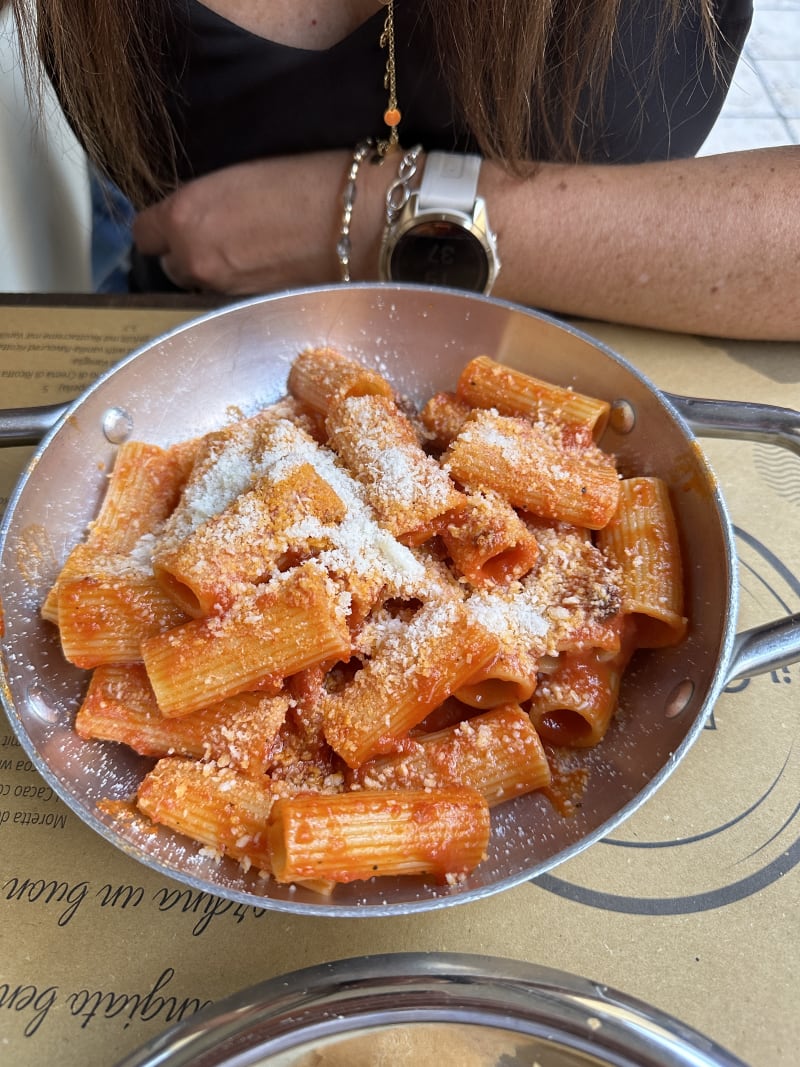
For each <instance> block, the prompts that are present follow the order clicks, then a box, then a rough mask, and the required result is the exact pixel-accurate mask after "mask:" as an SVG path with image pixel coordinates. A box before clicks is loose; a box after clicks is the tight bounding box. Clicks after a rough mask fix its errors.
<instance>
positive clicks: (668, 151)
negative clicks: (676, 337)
mask: <svg viewBox="0 0 800 1067" xmlns="http://www.w3.org/2000/svg"><path fill="white" fill-rule="evenodd" d="M12 3H13V4H14V6H15V7H16V8H17V14H18V16H19V17H20V18H21V19H24V15H25V10H24V9H25V7H26V0H12ZM39 7H40V11H39V31H40V32H39V44H40V47H41V50H42V53H43V56H44V58H45V61H46V63H47V65H48V67H49V69H50V71H51V73H52V77H53V80H54V83H55V85H56V88H57V90H58V91H59V93H60V95H61V98H62V100H63V102H64V106H65V109H66V111H67V113H68V115H70V116H71V118H72V121H73V122H74V123H75V125H76V127H77V129H78V130H79V131H80V134H81V136H82V138H83V140H84V143H85V144H86V146H87V149H88V151H89V153H90V154H91V155H92V156H93V158H94V159H95V160H96V161H97V162H98V163H99V165H101V166H102V167H104V169H105V170H106V172H107V173H108V174H109V175H110V176H111V178H113V179H114V180H115V181H116V182H117V183H118V184H119V185H120V187H121V188H122V189H123V191H125V192H126V193H127V195H128V196H130V197H131V199H132V200H133V201H134V203H135V204H136V205H137V207H139V208H140V209H141V211H140V214H139V215H138V218H137V219H136V222H135V225H134V237H135V242H136V256H135V264H134V273H133V277H134V284H135V285H137V286H138V287H140V288H152V287H156V286H158V285H160V284H164V282H163V275H161V273H160V271H156V270H154V267H153V264H154V263H155V262H158V263H160V264H161V266H162V267H163V269H164V271H165V272H166V273H167V275H168V276H169V277H171V278H172V279H174V280H175V281H176V282H177V284H179V285H180V286H183V287H187V288H204V289H213V290H218V291H223V292H227V293H233V294H246V293H253V292H263V291H268V290H274V289H278V288H285V287H291V286H297V285H306V284H315V283H322V282H327V281H333V280H336V279H337V278H338V277H340V271H341V263H340V262H337V254H336V247H337V239H338V238H339V237H340V235H341V231H342V213H343V212H342V190H343V188H344V187H345V185H346V176H347V175H348V173H350V168H351V166H352V160H353V148H354V146H355V145H356V144H357V143H359V142H361V141H362V140H363V139H364V138H365V137H368V136H372V137H381V136H382V135H384V134H386V132H387V131H386V127H384V125H383V121H382V116H383V113H384V111H385V110H386V108H387V103H389V101H388V96H387V88H386V87H385V84H384V81H385V75H386V73H387V70H386V68H387V60H389V59H393V60H394V74H395V75H396V78H395V80H394V82H392V79H391V78H390V79H389V84H388V89H389V90H391V89H392V88H393V87H394V88H396V97H397V104H398V109H399V111H400V113H401V120H400V123H399V127H398V133H399V140H400V142H401V143H402V144H403V145H404V146H405V147H406V148H407V147H410V146H412V145H414V144H417V143H419V144H420V145H421V146H422V147H423V149H424V150H425V152H430V150H432V149H442V150H445V151H448V152H465V151H476V150H477V151H479V152H480V153H481V154H482V156H483V164H482V166H481V168H480V180H479V188H478V191H479V193H480V194H481V196H482V197H483V199H484V200H485V202H486V204H487V208H488V212H489V216H490V219H491V228H492V229H493V231H494V232H495V234H496V236H497V245H498V250H499V254H500V258H501V259H502V269H501V270H500V273H499V275H498V277H497V281H496V284H495V285H494V288H493V292H494V293H495V294H496V295H497V296H500V297H505V298H508V299H513V300H517V301H520V302H522V303H526V304H530V305H534V306H538V307H543V308H547V309H549V310H552V311H554V312H557V313H564V314H573V315H583V316H588V317H597V318H605V319H611V320H614V321H618V322H627V323H633V324H640V325H646V326H653V327H660V328H664V329H675V330H682V331H690V332H698V333H709V334H717V335H729V336H738V337H764V338H796V337H798V336H800V298H799V297H798V293H799V292H800V266H799V260H798V255H799V253H798V249H800V208H799V207H798V193H797V184H798V183H797V168H798V159H799V157H798V149H796V148H792V147H786V148H778V149H772V150H764V151H757V152H748V153H736V154H732V155H728V156H718V157H707V158H701V159H695V158H692V157H693V155H694V153H695V152H696V151H697V149H698V148H699V147H700V145H701V144H702V142H703V140H704V139H705V136H706V134H707V132H708V131H709V129H710V128H711V126H712V124H713V121H714V119H715V117H716V115H717V114H718V111H719V108H720V106H721V104H722V101H723V99H724V95H725V91H726V88H727V86H728V84H729V83H730V79H731V77H732V73H733V69H734V67H735V64H736V61H737V58H738V55H739V52H740V50H741V47H742V44H743V42H744V37H745V34H746V32H747V28H748V25H749V18H750V15H751V2H750V0H674V4H673V8H674V10H666V9H668V8H669V7H670V5H669V4H668V3H664V2H662V0H570V2H568V3H562V4H560V5H551V4H548V3H545V2H541V3H529V2H523V0H483V2H482V3H480V4H476V3H474V2H470V0H397V3H396V10H395V9H394V8H395V5H390V8H391V9H392V10H391V15H392V18H391V24H390V23H389V20H387V8H386V7H385V6H383V5H381V4H379V2H378V0H349V2H341V0H336V2H334V0H309V2H306V3H304V4H303V5H297V4H295V3H294V2H293V0H269V2H266V0H262V2H260V3H255V0H208V2H207V3H205V4H201V3H199V0H172V2H171V3H170V4H168V5H165V4H164V3H163V0H91V2H90V0H83V2H78V0H40V3H39ZM665 12H666V13H665ZM388 30H391V33H389V32H387V31H388ZM392 39H393V41H394V52H393V53H392V52H391V41H392ZM87 71H90V72H91V77H88V78H87V75H86V72H87ZM397 158H399V155H398V156H395V155H390V157H389V158H387V159H386V160H385V161H384V163H383V164H382V165H381V166H370V165H367V164H366V162H365V163H364V164H363V165H361V166H360V167H359V168H358V177H357V190H358V192H357V200H356V201H355V202H354V203H353V205H352V206H353V214H352V222H351V225H350V232H349V237H350V240H351V245H352V254H351V256H350V262H349V264H348V265H349V274H350V276H351V277H353V278H354V279H362V278H363V279H368V278H374V277H376V276H377V265H378V260H379V252H380V245H381V238H382V235H383V231H384V225H385V196H386V191H387V187H388V185H389V184H390V182H391V181H392V179H393V178H394V176H395V173H396V159H397ZM425 158H426V157H425V156H424V155H423V156H421V157H420V159H419V166H420V168H424V164H425ZM340 258H341V257H340Z"/></svg>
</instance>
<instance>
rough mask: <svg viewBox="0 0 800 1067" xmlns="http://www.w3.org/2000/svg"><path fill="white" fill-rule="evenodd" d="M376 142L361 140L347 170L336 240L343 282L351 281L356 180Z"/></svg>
mask: <svg viewBox="0 0 800 1067" xmlns="http://www.w3.org/2000/svg"><path fill="white" fill-rule="evenodd" d="M374 149H375V142H374V141H373V140H372V139H369V140H367V141H360V142H359V143H358V144H357V145H356V147H355V149H354V151H353V158H352V160H351V162H350V169H349V170H348V172H347V180H346V182H345V186H344V192H343V193H342V224H341V226H340V228H339V240H338V241H337V242H336V256H337V258H338V260H339V266H340V268H341V275H342V281H343V282H349V281H351V278H350V255H351V253H352V251H353V245H352V242H351V241H350V223H351V221H352V219H353V207H354V205H355V202H356V182H357V180H358V171H359V168H360V167H361V164H362V163H363V162H364V160H365V159H366V158H367V156H368V155H369V154H370V152H372V151H374Z"/></svg>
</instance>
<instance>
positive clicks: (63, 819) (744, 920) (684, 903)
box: [0, 306, 800, 1067]
mask: <svg viewBox="0 0 800 1067" xmlns="http://www.w3.org/2000/svg"><path fill="white" fill-rule="evenodd" d="M196 314H197V311H196V310H189V311H180V310H165V309H157V310H148V309H143V308H137V309H132V308H120V309H110V308H103V309H92V310H87V309H82V308H64V309H59V308H51V309H46V308H41V307H36V308H33V307H13V306H11V307H8V306H6V307H0V406H2V407H10V406H17V405H20V406H22V405H33V404H46V403H52V402H63V401H65V400H67V399H70V398H71V397H73V396H75V395H77V393H79V392H80V391H81V390H82V389H83V388H85V387H86V385H87V384H89V383H90V382H91V381H92V380H93V378H94V377H96V376H97V375H98V374H99V373H101V372H102V371H103V370H104V369H105V368H106V366H108V365H109V364H110V363H112V362H113V361H115V360H117V359H119V358H121V357H122V356H123V355H124V354H125V353H127V352H129V351H130V350H132V349H134V348H136V347H138V345H140V344H141V343H143V342H144V341H145V340H147V339H148V338H151V337H154V336H156V335H159V334H161V333H163V332H165V331H167V330H168V329H170V328H172V327H173V326H174V325H177V324H178V323H179V322H180V321H183V320H185V319H186V318H190V317H193V316H195V315H196ZM579 325H581V326H582V327H583V328H584V329H586V330H587V331H588V332H590V333H593V334H594V335H595V336H597V337H598V338H599V339H601V340H602V341H604V342H606V343H608V344H610V345H611V346H612V347H614V348H616V349H617V350H618V351H619V352H620V353H621V354H622V355H624V356H626V357H627V358H628V359H630V360H631V362H632V363H634V364H635V365H636V366H637V367H639V368H640V369H641V370H642V371H643V372H644V373H645V374H646V375H647V376H648V377H649V378H650V379H651V380H652V381H653V382H654V383H655V384H656V385H657V386H658V387H659V388H663V389H667V390H670V391H673V392H682V393H687V394H693V395H706V396H718V397H725V398H730V399H748V400H757V401H764V402H767V403H779V404H783V405H787V406H793V407H800V346H797V345H759V344H744V343H737V344H727V343H726V344H725V345H722V344H721V343H715V342H708V341H701V340H697V339H694V338H685V337H674V336H671V335H666V334H659V333H652V332H649V331H642V330H630V329H624V328H621V327H612V326H607V325H605V324H600V323H581V324H579ZM704 447H705V448H706V451H707V454H708V456H709V458H710V460H711V463H712V466H713V467H714V469H715V471H716V473H717V475H718V477H719V479H720V482H721V484H722V487H723V490H724V492H725V495H726V498H727V500H728V504H729V508H730V512H731V517H732V520H733V523H734V526H735V532H736V541H737V546H738V550H739V555H740V560H741V586H742V592H741V615H742V617H741V619H740V627H746V626H750V625H754V624H756V623H761V622H763V621H766V620H768V619H770V618H775V617H778V616H781V615H783V614H785V613H786V612H789V611H796V610H798V607H800V546H798V543H797V538H796V536H795V533H794V531H795V530H796V528H797V520H798V517H799V515H800V459H798V458H797V457H795V456H792V455H789V454H787V453H783V452H781V451H780V450H778V449H776V448H774V447H772V446H768V445H762V444H752V443H746V442H728V441H717V440H715V441H709V442H707V443H705V444H704ZM32 451H33V450H32V449H30V448H24V449H23V448H14V449H6V450H4V451H3V452H1V453H0V508H1V507H2V506H3V505H4V504H5V503H6V501H7V500H8V498H9V496H10V495H11V492H12V490H13V486H14V484H15V482H16V480H17V478H18V477H19V474H20V472H21V471H22V469H23V467H24V465H25V463H26V462H27V460H28V457H29V456H30V455H31V453H32ZM799 685H800V668H798V666H797V665H792V666H791V667H788V668H785V669H782V670H780V671H776V672H773V673H772V674H766V675H763V676H760V677H757V678H753V679H750V680H748V681H744V682H741V683H738V684H737V685H735V686H733V687H731V690H730V691H729V692H726V693H725V694H723V696H722V697H721V698H720V700H719V702H718V704H717V706H716V708H715V710H714V714H713V717H712V719H711V721H710V722H709V724H708V727H707V729H706V730H704V731H703V733H702V735H701V737H700V739H699V741H698V742H697V743H696V744H695V746H694V747H693V749H692V750H691V751H690V753H689V754H688V756H687V757H686V758H685V759H684V761H683V763H682V765H681V766H680V768H679V769H678V771H677V772H676V773H675V774H674V775H672V776H671V778H670V779H669V780H668V781H667V783H666V784H665V785H664V787H663V788H662V789H660V790H659V792H658V793H657V794H656V796H655V797H654V798H653V799H652V800H651V801H650V802H649V803H648V804H646V805H644V806H643V807H642V808H641V809H640V810H639V811H637V812H636V814H635V815H634V816H633V817H632V818H630V819H629V820H628V821H627V822H626V823H625V824H624V825H623V826H622V827H621V828H619V829H618V830H617V831H616V832H615V833H614V835H613V837H612V838H611V839H608V840H605V841H602V842H600V843H598V844H596V845H594V846H593V847H592V848H590V849H587V850H586V851H585V852H583V853H581V854H580V855H579V856H578V857H576V858H574V859H572V860H570V861H569V862H567V863H564V864H562V865H561V866H559V867H558V868H556V869H555V870H553V871H552V872H550V873H549V874H547V875H545V876H543V877H541V878H539V879H537V880H536V882H533V883H528V884H524V885H522V886H519V887H517V888H515V889H512V890H510V891H507V892H505V893H502V894H499V895H496V896H494V897H491V898H489V899H486V900H483V901H478V902H475V903H472V904H464V905H459V906H456V907H451V908H446V909H441V910H438V911H434V912H430V913H427V914H423V915H419V916H408V917H402V918H384V919H372V918H371V919H363V920H362V919H337V920H336V921H332V920H329V919H321V918H302V917H293V916H287V915H285V914H282V913H279V912H272V911H265V910H260V909H256V908H253V907H249V906H245V905H240V904H236V903H232V902H229V901H225V900H222V899H220V898H217V897H213V896H210V895H207V894H202V893H198V892H194V891H192V890H191V889H189V888H187V887H185V886H183V885H181V884H179V883H177V882H173V881H170V880H168V879H165V878H163V877H160V876H159V875H158V874H156V873H154V872H152V871H150V870H149V869H146V868H143V867H142V866H141V865H139V864H136V863H135V862H133V861H132V860H131V859H129V858H128V857H127V856H125V855H124V854H122V853H121V852H120V851H118V850H116V849H114V848H113V847H112V846H111V845H109V844H108V843H106V842H105V841H103V840H102V839H101V838H99V837H98V836H97V835H95V834H94V833H92V832H91V831H90V830H89V829H88V828H87V827H86V826H85V825H84V824H83V823H82V822H81V821H80V820H79V819H78V818H77V817H76V816H74V815H73V814H72V813H71V812H70V810H69V809H68V808H67V807H66V806H65V805H64V804H62V803H61V801H60V800H59V799H58V798H57V797H56V796H54V795H53V793H52V791H51V790H50V789H49V787H48V786H47V785H46V784H45V783H44V782H43V781H42V779H40V778H39V776H38V774H37V773H36V771H35V770H34V769H33V768H32V766H31V764H30V763H29V762H28V760H27V758H26V756H25V753H24V750H23V749H22V748H21V747H20V746H19V743H18V742H17V740H16V738H15V736H14V734H13V732H12V731H11V729H10V727H9V726H8V725H7V724H6V722H5V719H4V718H3V719H2V721H1V722H0V934H2V945H3V953H2V957H0V1060H2V1062H3V1063H8V1064H14V1065H15V1067H40V1065H41V1064H43V1063H50V1062H59V1063H61V1064H62V1065H63V1067H110V1065H111V1064H113V1063H115V1062H116V1061H117V1059H119V1058H120V1057H121V1056H122V1055H123V1054H124V1053H126V1052H128V1051H130V1050H132V1049H133V1048H135V1047H138V1046H139V1045H140V1044H141V1043H143V1042H145V1041H147V1040H149V1039H151V1038H152V1037H154V1036H155V1035H157V1034H159V1033H160V1032H161V1031H163V1030H164V1029H165V1028H166V1027H167V1026H169V1025H170V1024H172V1023H175V1022H177V1021H179V1020H181V1019H185V1018H187V1017H189V1016H191V1015H192V1014H193V1013H194V1012H195V1011H196V1010H197V1009H198V1008H199V1007H200V1006H202V1005H204V1004H206V1003H208V1002H210V1001H215V1000H218V999H220V998H222V997H224V996H226V995H228V994H231V993H233V992H235V991H237V990H239V989H241V988H242V987H244V986H247V985H250V984H252V983H255V982H257V981H261V980H263V979H265V978H268V977H270V976H273V975H277V974H281V973H285V972H288V971H291V970H295V969H297V968H300V967H304V966H307V965H310V964H314V963H319V962H322V961H326V960H331V959H336V958H343V957H350V956H358V955H362V954H373V953H379V952H392V951H424V952H435V951H453V952H474V953H481V954H489V955H496V956H505V957H513V958H517V959H525V960H529V961H532V962H535V963H540V964H544V965H547V966H551V967H555V968H559V969H561V970H565V971H569V972H572V973H575V974H579V975H583V976H585V977H588V978H591V979H594V980H596V981H599V982H603V983H606V984H608V985H610V986H614V987H616V988H618V989H621V990H623V991H625V992H626V993H629V994H632V995H635V996H638V997H640V998H642V999H643V1000H645V1001H647V1002H649V1003H651V1004H653V1005H654V1006H656V1007H658V1008H659V1009H661V1010H662V1011H666V1012H669V1013H671V1014H673V1015H675V1016H677V1017H678V1018H680V1019H682V1020H684V1021H685V1022H686V1023H688V1024H689V1025H691V1026H694V1027H696V1028H697V1029H699V1030H701V1031H703V1032H704V1033H706V1034H708V1035H709V1036H710V1037H712V1038H714V1039H715V1040H716V1041H718V1042H719V1043H720V1044H722V1045H724V1046H726V1047H727V1048H729V1049H730V1050H732V1051H733V1052H735V1053H737V1054H738V1055H739V1056H741V1057H742V1058H743V1059H744V1060H745V1061H747V1062H748V1063H750V1064H751V1065H752V1067H783V1065H786V1067H789V1065H790V1064H794V1063H795V1062H796V1056H797V1048H798V1046H800V1013H798V1012H797V1009H796V1002H797V991H798V986H797V977H796V975H797V971H798V964H800V950H798V947H797V946H798V937H797V922H798V920H797V914H798V911H797V905H798V902H799V901H800V880H798V870H797V864H798V860H799V859H800V832H799V831H800V818H798V814H797V782H798V780H800V777H799V776H798V770H800V767H799V766H798V764H799V763H800V746H799V745H798V744H797V734H798V726H799V725H800V706H799V705H798V699H797V692H798V686H799Z"/></svg>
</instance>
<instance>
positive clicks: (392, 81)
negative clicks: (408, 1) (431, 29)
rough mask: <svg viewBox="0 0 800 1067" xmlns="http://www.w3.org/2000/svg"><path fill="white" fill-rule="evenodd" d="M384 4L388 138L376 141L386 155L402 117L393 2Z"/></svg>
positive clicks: (392, 146) (396, 140)
mask: <svg viewBox="0 0 800 1067" xmlns="http://www.w3.org/2000/svg"><path fill="white" fill-rule="evenodd" d="M383 2H384V3H385V4H386V19H385V21H384V23H383V32H382V33H381V39H380V45H381V48H385V49H386V72H385V74H384V76H383V87H384V89H386V90H387V92H388V94H389V97H388V100H387V101H386V110H385V111H384V113H383V121H384V122H385V123H386V125H387V126H388V127H389V137H388V138H385V139H383V140H381V141H378V146H377V147H378V153H379V155H381V156H384V155H386V153H387V152H388V151H389V149H390V148H394V147H395V146H396V145H397V144H398V141H399V138H398V133H397V128H398V126H399V125H400V119H401V118H402V117H403V116H402V114H401V112H400V108H399V107H398V106H397V68H396V66H395V56H394V0H383Z"/></svg>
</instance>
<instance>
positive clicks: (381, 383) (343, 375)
mask: <svg viewBox="0 0 800 1067" xmlns="http://www.w3.org/2000/svg"><path fill="white" fill-rule="evenodd" d="M287 388H288V390H289V392H290V393H291V394H292V396H294V397H295V398H296V399H297V400H299V401H300V402H301V403H302V404H304V405H305V406H306V407H308V408H311V409H312V410H313V411H316V412H319V413H320V414H322V415H326V414H327V413H328V410H329V409H330V407H331V405H332V404H333V403H334V402H335V401H337V400H343V399H344V398H345V397H348V396H368V395H375V396H384V397H386V398H387V399H391V398H392V396H393V392H392V387H391V385H389V383H388V381H387V380H386V379H385V378H383V377H382V376H381V375H380V374H378V373H377V371H374V370H370V369H369V368H368V367H364V366H363V365H362V364H361V363H357V362H356V361H355V360H354V359H348V358H347V357H346V356H343V355H342V354H341V353H339V352H336V351H335V350H334V349H332V348H314V349H308V350H307V351H305V352H301V353H300V355H299V356H298V357H297V358H296V359H295V360H294V362H293V363H292V366H291V369H290V371H289V379H288V382H287Z"/></svg>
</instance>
